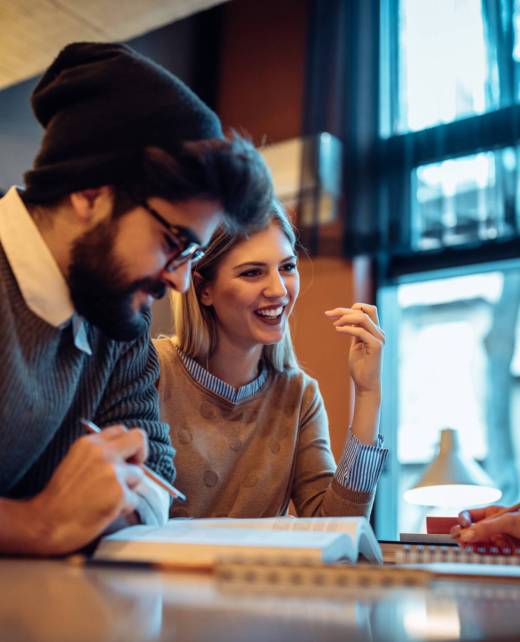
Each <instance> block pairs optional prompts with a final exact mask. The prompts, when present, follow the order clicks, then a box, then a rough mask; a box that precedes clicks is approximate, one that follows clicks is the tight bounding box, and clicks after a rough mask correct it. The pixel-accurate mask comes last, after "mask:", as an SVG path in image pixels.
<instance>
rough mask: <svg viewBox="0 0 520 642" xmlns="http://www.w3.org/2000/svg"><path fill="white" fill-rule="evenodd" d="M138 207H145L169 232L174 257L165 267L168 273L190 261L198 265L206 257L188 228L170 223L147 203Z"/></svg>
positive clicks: (142, 203) (140, 203)
mask: <svg viewBox="0 0 520 642" xmlns="http://www.w3.org/2000/svg"><path fill="white" fill-rule="evenodd" d="M138 205H140V206H141V207H143V208H144V209H145V210H146V211H147V212H148V214H151V215H152V216H153V217H154V219H155V220H156V221H159V223H160V224H161V225H162V226H163V227H164V228H166V229H167V230H168V239H169V240H170V242H171V246H172V248H171V251H172V257H171V259H170V260H169V261H168V263H166V265H165V266H164V269H165V270H166V272H174V271H175V270H176V269H177V268H179V267H181V265H184V263H187V262H188V261H191V262H192V263H196V262H197V261H200V259H201V258H202V257H203V256H204V249H203V248H202V247H201V245H200V242H199V240H198V239H197V238H196V236H195V235H194V234H193V232H191V231H190V230H189V229H187V228H186V227H181V226H179V225H173V224H172V223H169V222H168V221H167V220H166V219H165V218H164V216H161V214H159V212H158V211H157V210H156V209H154V208H153V207H150V205H148V203H147V202H146V201H139V202H138Z"/></svg>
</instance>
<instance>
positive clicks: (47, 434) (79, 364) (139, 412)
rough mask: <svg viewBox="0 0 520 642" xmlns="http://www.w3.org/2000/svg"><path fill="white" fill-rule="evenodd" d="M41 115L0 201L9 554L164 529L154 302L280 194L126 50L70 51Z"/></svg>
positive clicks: (3, 493)
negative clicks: (121, 531)
mask: <svg viewBox="0 0 520 642" xmlns="http://www.w3.org/2000/svg"><path fill="white" fill-rule="evenodd" d="M32 105H33V109H34V113H35V115H36V117H37V118H38V120H39V122H40V123H41V124H42V126H43V127H44V129H45V134H44V137H43V142H42V145H41V149H40V152H39V154H38V156H37V158H36V160H35V162H34V165H33V168H32V169H31V170H30V171H28V172H27V173H26V175H25V190H22V189H17V188H15V187H13V188H11V189H10V190H9V191H8V192H7V194H6V195H5V196H4V197H3V198H1V199H0V363H2V369H1V371H0V418H1V419H0V425H1V432H0V444H1V448H0V553H22V554H33V555H59V554H64V553H68V552H70V551H73V550H77V549H78V548H81V547H83V546H85V545H87V544H88V543H89V542H91V541H92V540H93V539H95V538H96V537H97V536H99V535H100V534H101V533H102V532H103V531H105V530H107V529H111V528H116V527H117V526H119V525H126V524H128V523H135V522H136V521H141V522H144V523H150V524H157V523H161V522H162V521H164V520H165V519H166V517H167V513H168V507H169V502H168V497H167V496H166V493H165V492H164V491H163V490H162V489H161V488H159V486H157V485H156V484H154V483H153V482H150V481H149V480H148V479H147V478H145V477H144V476H143V469H142V466H141V464H143V463H144V461H145V460H146V463H147V466H149V467H150V468H151V469H153V470H154V471H155V472H156V473H158V474H159V475H161V476H162V477H163V478H164V479H165V480H167V481H170V482H171V481H172V480H173V479H174V476H175V471H174V467H173V455H174V451H173V448H172V447H171V444H170V442H169V437H168V434H169V430H168V426H167V425H166V424H164V423H161V422H160V420H159V410H158V399H157V392H156V389H155V382H156V380H157V378H158V374H159V373H158V362H157V358H156V355H155V353H154V351H153V348H152V347H151V344H150V340H149V324H150V305H151V303H152V301H153V299H154V298H160V297H162V296H163V295H164V294H165V292H166V290H167V288H168V287H171V288H174V289H176V290H178V291H184V290H185V289H186V288H187V286H188V283H189V279H190V268H191V263H192V261H195V260H196V259H197V257H198V256H199V255H200V254H201V252H202V251H203V247H204V245H205V244H206V243H207V242H208V240H209V238H210V236H211V234H212V232H213V231H214V229H215V228H216V226H217V225H218V224H219V223H220V222H221V221H223V220H224V221H226V222H227V224H228V225H230V226H233V227H235V228H238V229H244V228H246V227H247V228H249V227H251V229H252V228H253V227H254V226H255V225H257V224H261V223H262V219H263V217H264V216H265V215H266V213H267V211H268V209H269V206H270V203H271V199H272V186H271V180H270V177H269V173H268V171H267V169H266V167H265V165H264V164H263V162H262V160H261V157H260V155H259V154H258V152H257V151H256V150H255V149H254V147H253V146H252V145H251V144H250V143H248V142H247V141H246V140H244V139H243V138H240V137H238V136H234V137H232V138H228V137H225V136H224V134H223V133H222V129H221V125H220V121H219V119H218V117H217V116H216V114H214V113H213V112H212V111H211V110H210V109H209V108H208V107H207V106H206V105H205V104H204V103H202V102H201V101H200V99H198V98H197V97H196V96H195V94H193V92H191V90H190V89H189V88H188V87H186V85H184V84H183V83H182V82H181V81H180V80H179V79H178V78H176V77H175V76H173V75H172V74H170V73H169V72H168V71H166V70H165V69H163V68H162V67H160V66H159V65H157V64H155V63H153V62H152V61H151V60H149V59H146V58H144V57H142V56H140V55H139V54H137V53H136V52H135V51H133V50H131V49H130V48H128V47H126V46H123V45H118V44H100V43H75V44H71V45H69V46H67V47H65V49H64V50H63V51H61V52H60V54H59V55H58V57H57V58H56V60H55V61H54V62H53V63H52V64H51V66H50V67H49V69H48V70H47V71H46V72H45V74H44V75H43V77H42V79H41V81H40V82H39V84H38V86H37V87H36V89H35V91H34V93H33V96H32ZM82 418H86V419H90V420H91V421H93V422H95V423H96V424H97V425H98V426H100V427H101V428H102V429H104V430H102V431H101V432H100V433H99V434H95V435H85V434H84V429H83V427H82V425H81V423H80V420H81V419H82Z"/></svg>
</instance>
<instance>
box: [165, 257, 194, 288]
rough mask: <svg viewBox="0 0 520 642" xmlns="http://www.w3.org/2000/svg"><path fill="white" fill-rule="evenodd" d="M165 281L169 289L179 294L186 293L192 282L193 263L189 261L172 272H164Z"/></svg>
mask: <svg viewBox="0 0 520 642" xmlns="http://www.w3.org/2000/svg"><path fill="white" fill-rule="evenodd" d="M163 279H164V281H165V282H166V283H167V284H168V285H169V287H171V288H173V289H174V290H177V292H181V293H182V292H186V290H187V289H188V288H189V287H190V280H191V261H187V262H186V263H183V264H182V265H179V267H177V268H175V270H172V271H171V272H167V271H166V270H164V272H163Z"/></svg>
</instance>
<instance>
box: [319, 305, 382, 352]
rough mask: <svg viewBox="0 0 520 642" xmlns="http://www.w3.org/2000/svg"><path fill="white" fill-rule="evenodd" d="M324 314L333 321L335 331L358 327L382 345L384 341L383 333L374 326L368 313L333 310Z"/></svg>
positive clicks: (342, 309)
mask: <svg viewBox="0 0 520 642" xmlns="http://www.w3.org/2000/svg"><path fill="white" fill-rule="evenodd" d="M357 305H361V304H357ZM371 307H374V306H371ZM371 313H372V315H373V314H374V312H373V311H371ZM325 314H326V315H327V316H328V318H329V319H331V320H333V325H334V326H335V328H336V329H338V328H340V327H356V326H358V327H362V328H364V329H365V330H366V331H368V332H369V333H371V334H372V335H373V336H375V337H377V339H378V340H379V341H381V342H383V343H384V341H385V333H384V332H383V330H382V328H381V327H380V326H379V325H377V324H376V322H375V321H374V319H373V318H372V316H371V315H370V314H369V313H368V312H364V311H363V310H361V309H360V308H357V309H353V308H335V309H334V310H327V311H326V312H325ZM376 318H377V313H376Z"/></svg>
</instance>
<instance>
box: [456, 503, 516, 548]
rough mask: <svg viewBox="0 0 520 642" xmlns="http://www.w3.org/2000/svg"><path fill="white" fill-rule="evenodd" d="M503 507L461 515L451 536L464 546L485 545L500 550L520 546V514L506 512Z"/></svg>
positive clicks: (467, 511) (479, 509) (463, 512)
mask: <svg viewBox="0 0 520 642" xmlns="http://www.w3.org/2000/svg"><path fill="white" fill-rule="evenodd" d="M504 510H507V509H504V507H503V506H487V507H486V508H476V509H474V510H465V511H462V512H461V513H459V524H460V525H458V526H454V527H453V528H452V529H451V536H452V537H455V538H456V539H458V541H459V543H460V544H461V545H462V546H467V545H470V546H473V545H474V544H483V545H488V546H489V545H491V546H497V547H498V548H516V547H518V546H520V512H519V511H513V512H504Z"/></svg>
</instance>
